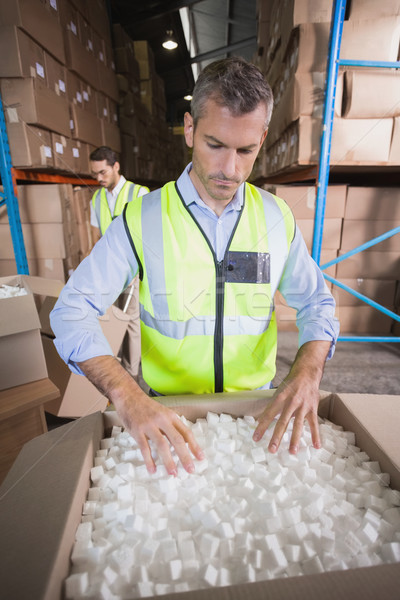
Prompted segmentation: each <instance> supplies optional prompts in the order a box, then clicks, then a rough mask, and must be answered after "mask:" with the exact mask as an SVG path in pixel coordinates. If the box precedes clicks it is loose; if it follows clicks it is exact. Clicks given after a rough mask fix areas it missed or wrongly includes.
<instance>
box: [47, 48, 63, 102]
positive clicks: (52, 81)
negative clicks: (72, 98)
mask: <svg viewBox="0 0 400 600" xmlns="http://www.w3.org/2000/svg"><path fill="white" fill-rule="evenodd" d="M44 64H45V69H46V76H47V87H48V88H50V89H51V90H53V92H55V93H56V94H57V96H61V97H63V98H68V90H67V69H66V68H65V66H64V65H62V64H61V63H60V62H58V60H55V58H53V57H52V56H51V54H49V53H48V52H44Z"/></svg>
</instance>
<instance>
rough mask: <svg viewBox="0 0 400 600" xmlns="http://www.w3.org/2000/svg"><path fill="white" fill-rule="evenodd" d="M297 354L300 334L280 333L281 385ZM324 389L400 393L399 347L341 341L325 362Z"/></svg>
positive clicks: (350, 391) (279, 372) (397, 345)
mask: <svg viewBox="0 0 400 600" xmlns="http://www.w3.org/2000/svg"><path fill="white" fill-rule="evenodd" d="M296 352H297V333H291V332H280V333H279V334H278V358H277V376H276V378H275V381H274V384H276V385H277V384H278V383H279V382H280V381H281V380H282V379H283V377H285V375H286V374H287V372H288V370H289V368H290V365H291V364H292V361H293V359H294V357H295V355H296ZM320 388H321V389H322V390H326V391H329V392H338V393H340V392H342V393H346V392H347V393H357V392H359V393H368V394H400V344H394V343H377V342H338V344H337V346H336V351H335V354H334V356H333V358H332V359H331V360H329V361H328V362H327V363H326V367H325V372H324V376H323V379H322V382H321V385H320Z"/></svg>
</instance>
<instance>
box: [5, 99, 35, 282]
mask: <svg viewBox="0 0 400 600" xmlns="http://www.w3.org/2000/svg"><path fill="white" fill-rule="evenodd" d="M0 176H1V181H2V184H3V188H4V194H2V199H1V204H4V202H5V203H6V206H7V215H8V222H9V225H10V230H11V239H12V244H13V248H14V255H15V261H16V264H17V272H18V273H19V274H21V275H29V269H28V261H27V258H26V252H25V244H24V237H23V234H22V226H21V219H20V215H19V206H18V200H17V195H16V193H15V189H16V185H15V182H14V181H13V177H12V165H11V155H10V146H9V144H8V135H7V128H6V121H5V118H4V111H3V103H2V101H1V98H0Z"/></svg>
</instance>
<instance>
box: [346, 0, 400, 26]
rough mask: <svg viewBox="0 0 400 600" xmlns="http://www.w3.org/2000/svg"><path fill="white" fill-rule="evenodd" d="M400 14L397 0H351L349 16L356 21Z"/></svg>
mask: <svg viewBox="0 0 400 600" xmlns="http://www.w3.org/2000/svg"><path fill="white" fill-rule="evenodd" d="M394 15H400V6H399V3H398V1H397V0H386V1H385V2H375V0H351V3H350V12H349V18H350V19H352V20H354V21H357V20H360V21H362V20H363V19H375V18H376V19H378V18H380V17H390V16H394Z"/></svg>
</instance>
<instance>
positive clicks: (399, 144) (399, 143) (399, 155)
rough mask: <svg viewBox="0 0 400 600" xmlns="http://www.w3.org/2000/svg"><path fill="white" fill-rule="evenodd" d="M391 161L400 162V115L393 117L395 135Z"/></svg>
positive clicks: (391, 149)
mask: <svg viewBox="0 0 400 600" xmlns="http://www.w3.org/2000/svg"><path fill="white" fill-rule="evenodd" d="M389 163H390V164H392V165H398V164H400V117H395V118H394V119H393V135H392V142H391V144H390V152H389Z"/></svg>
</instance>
